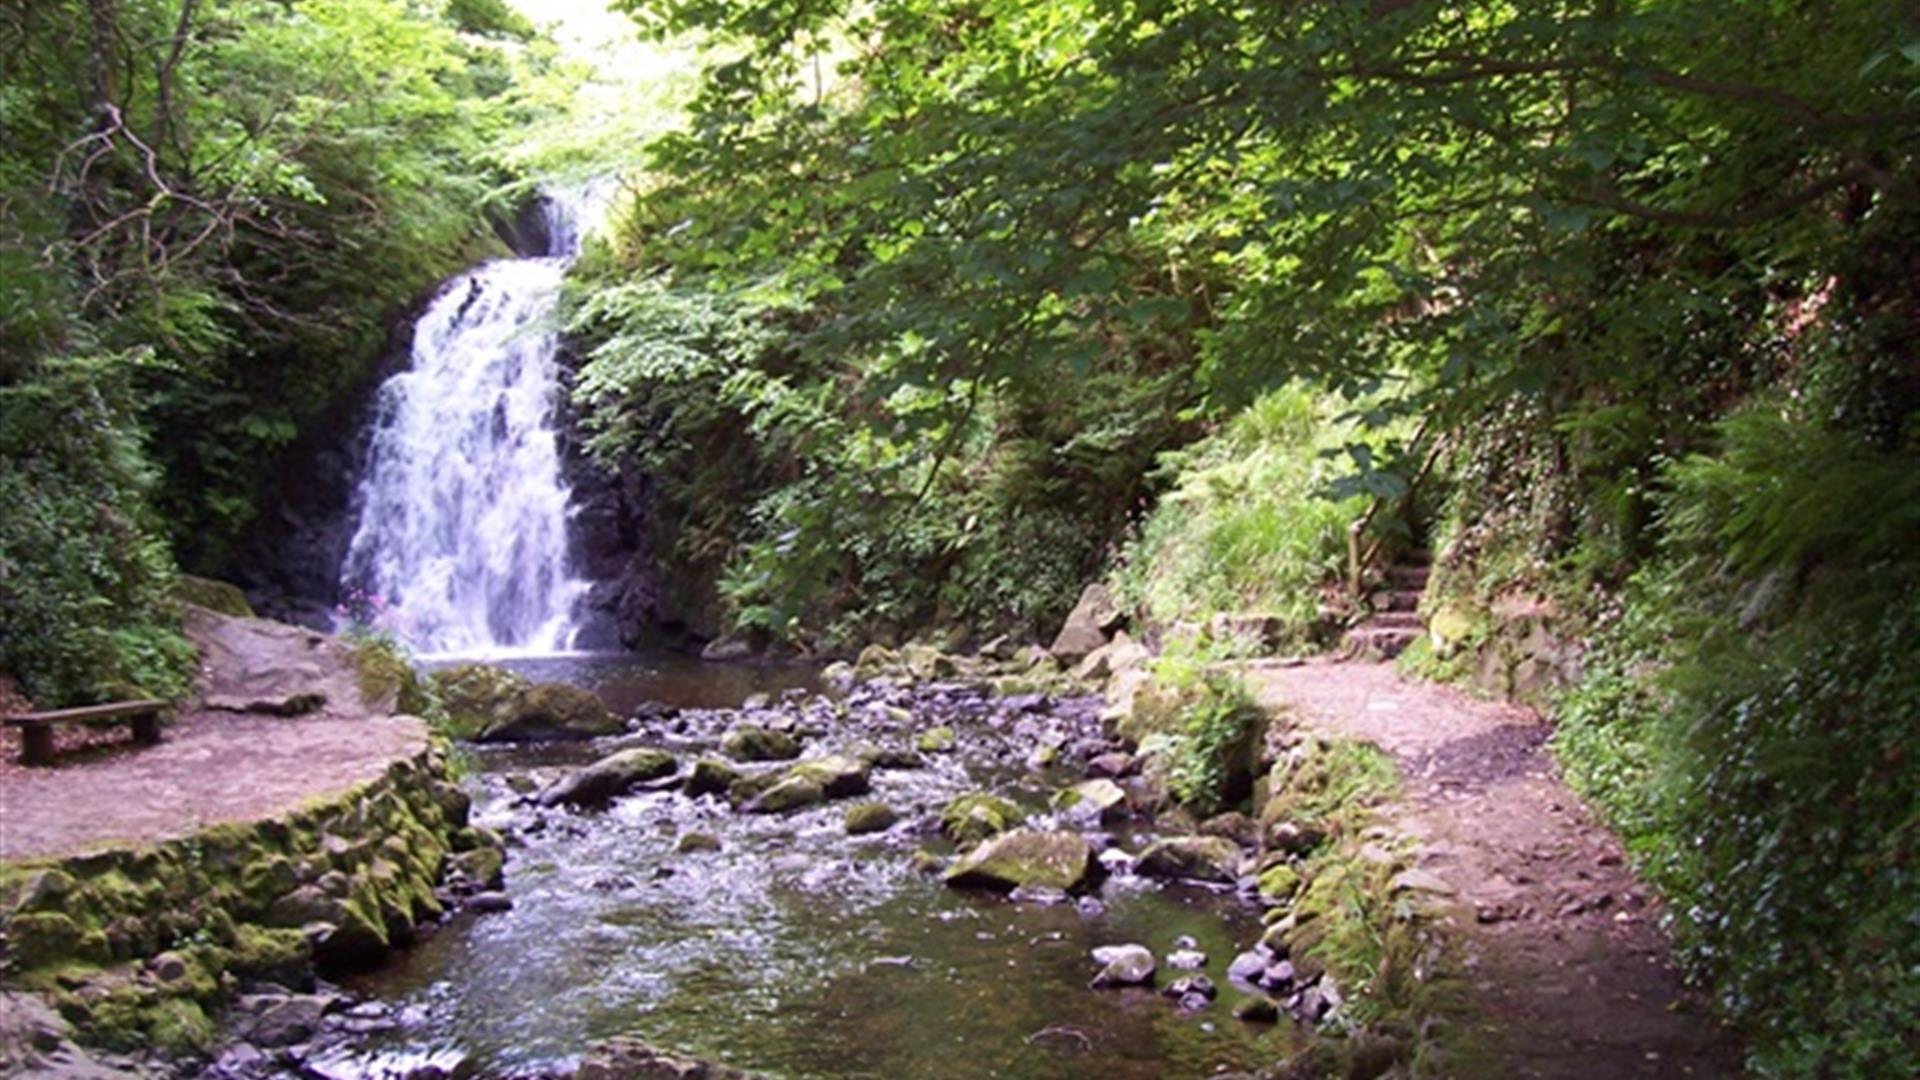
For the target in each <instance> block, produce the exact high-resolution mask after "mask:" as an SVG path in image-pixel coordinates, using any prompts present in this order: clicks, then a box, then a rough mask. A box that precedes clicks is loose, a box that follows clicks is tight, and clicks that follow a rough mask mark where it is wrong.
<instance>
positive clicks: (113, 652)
mask: <svg viewBox="0 0 1920 1080" xmlns="http://www.w3.org/2000/svg"><path fill="white" fill-rule="evenodd" d="M135 362H136V358H133V357H128V356H108V357H97V358H71V359H61V360H50V361H47V362H45V363H43V364H41V365H39V366H38V367H36V368H34V369H32V370H30V371H28V372H27V373H26V374H25V375H24V376H23V377H22V378H20V379H19V380H18V381H16V382H14V383H13V384H12V385H6V386H0V672H4V673H5V674H8V675H10V676H12V677H13V679H14V680H15V681H16V682H18V683H19V685H20V687H21V689H23V690H24V691H25V692H26V693H27V694H28V696H30V697H31V698H33V699H34V701H35V702H36V703H38V704H39V705H40V706H42V707H52V706H60V705H77V704H86V703H91V702H95V701H103V700H112V699H115V698H123V697H144V696H156V697H174V696H178V695H179V694H181V693H183V692H184V691H185V689H186V684H187V678H188V674H189V672H190V670H191V667H192V665H193V662H194V651H193V648H192V646H191V645H189V644H188V643H187V641H186V639H185V638H184V637H183V636H181V634H180V630H179V611H178V606H177V605H176V604H175V602H174V601H173V599H172V586H173V581H174V573H175V570H174V565H173V559H172V556H171V555H170V554H169V552H168V548H167V544H166V542H165V540H164V539H163V538H162V530H161V527H160V524H159V522H158V521H157V520H155V517H154V515H153V513H152V511H151V509H150V506H149V503H148V497H149V494H150V493H151V491H152V490H153V485H154V471H153V469H152V467H151V466H150V464H149V463H148V460H147V457H146V454H145V452H144V449H143V447H142V441H141V435H140V432H139V429H138V427H137V426H136V424H135V422H134V419H133V412H132V408H131V405H130V399H129V394H128V377H129V374H130V369H131V368H132V367H133V365H134V363H135Z"/></svg>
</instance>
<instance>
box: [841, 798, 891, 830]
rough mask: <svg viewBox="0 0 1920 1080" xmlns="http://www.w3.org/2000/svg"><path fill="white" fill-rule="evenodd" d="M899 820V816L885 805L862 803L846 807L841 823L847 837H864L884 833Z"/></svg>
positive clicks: (880, 803) (881, 803)
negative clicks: (844, 827) (869, 834)
mask: <svg viewBox="0 0 1920 1080" xmlns="http://www.w3.org/2000/svg"><path fill="white" fill-rule="evenodd" d="M899 820H900V815H899V814H897V813H895V812H894V809H893V807H891V806H888V805H887V804H886V803H883V802H863V803H855V804H854V805H852V806H849V807H847V812H846V814H845V815H844V816H843V817H842V818H841V823H842V824H843V825H845V826H846V830H847V835H848V836H865V835H866V834H868V833H878V832H886V831H887V830H888V829H891V828H893V826H894V823H895V822H897V821H899Z"/></svg>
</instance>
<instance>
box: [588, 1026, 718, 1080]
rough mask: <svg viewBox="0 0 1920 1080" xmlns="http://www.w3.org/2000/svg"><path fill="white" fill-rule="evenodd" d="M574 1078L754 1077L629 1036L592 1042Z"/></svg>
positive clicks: (711, 1079)
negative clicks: (676, 1054)
mask: <svg viewBox="0 0 1920 1080" xmlns="http://www.w3.org/2000/svg"><path fill="white" fill-rule="evenodd" d="M573 1080H753V1076H752V1074H751V1073H744V1072H741V1071H740V1070H738V1069H731V1068H728V1067H727V1066H725V1065H716V1064H713V1063H712V1062H707V1061H697V1060H695V1059H693V1058H685V1057H673V1056H670V1055H667V1054H663V1053H661V1052H660V1051H658V1050H655V1049H654V1048H653V1047H651V1046H649V1045H647V1044H646V1043H644V1042H642V1041H640V1040H639V1039H638V1038H635V1037H633V1036H630V1035H619V1036H615V1037H614V1038H611V1039H605V1040H603V1041H601V1042H597V1043H594V1044H593V1045H592V1046H590V1047H588V1048H587V1053H586V1057H585V1058H584V1059H582V1060H581V1062H580V1067H579V1068H578V1069H576V1070H574V1073H573Z"/></svg>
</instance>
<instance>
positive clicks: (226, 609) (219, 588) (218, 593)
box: [173, 574, 253, 619]
mask: <svg viewBox="0 0 1920 1080" xmlns="http://www.w3.org/2000/svg"><path fill="white" fill-rule="evenodd" d="M173 596H174V599H176V600H178V601H180V602H181V603H183V604H193V605H194V606H196V607H203V608H206V609H207V610H209V611H217V612H219V613H220V614H222V615H228V616H231V617H233V618H236V619H251V618H253V605H252V604H249V603H247V594H246V593H243V592H241V591H240V587H239V586H237V585H231V584H228V583H227V582H224V581H215V580H213V579H212V578H203V577H194V576H193V575H192V574H181V575H180V576H179V577H177V578H175V579H174V582H173Z"/></svg>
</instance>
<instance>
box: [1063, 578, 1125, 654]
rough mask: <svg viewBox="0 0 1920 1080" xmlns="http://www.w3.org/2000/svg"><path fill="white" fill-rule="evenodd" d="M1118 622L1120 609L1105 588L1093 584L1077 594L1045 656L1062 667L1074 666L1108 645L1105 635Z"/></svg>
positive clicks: (1098, 584) (1096, 583)
mask: <svg viewBox="0 0 1920 1080" xmlns="http://www.w3.org/2000/svg"><path fill="white" fill-rule="evenodd" d="M1120 619H1121V613H1120V607H1119V605H1118V604H1116V603H1114V599H1113V594H1112V593H1111V592H1109V591H1108V590H1107V587H1106V586H1105V585H1102V584H1100V583H1098V582H1095V583H1094V584H1092V585H1089V586H1087V587H1086V589H1085V590H1083V591H1082V592H1081V593H1080V600H1079V602H1078V603H1076V604H1074V605H1073V611H1072V612H1071V613H1070V614H1068V616H1067V621H1066V622H1065V623H1064V624H1063V625H1062V626H1061V627H1060V632H1059V633H1058V634H1056V635H1054V639H1053V644H1052V646H1050V647H1049V649H1048V652H1050V653H1052V654H1053V656H1054V657H1056V658H1057V659H1059V660H1060V662H1061V663H1066V664H1077V663H1079V662H1080V661H1081V660H1083V659H1085V658H1086V656H1087V654H1088V653H1091V652H1093V651H1094V650H1095V649H1098V648H1099V647H1100V646H1102V645H1105V644H1106V643H1107V631H1109V630H1111V629H1113V628H1114V627H1116V626H1118V625H1119V623H1120Z"/></svg>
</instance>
